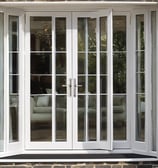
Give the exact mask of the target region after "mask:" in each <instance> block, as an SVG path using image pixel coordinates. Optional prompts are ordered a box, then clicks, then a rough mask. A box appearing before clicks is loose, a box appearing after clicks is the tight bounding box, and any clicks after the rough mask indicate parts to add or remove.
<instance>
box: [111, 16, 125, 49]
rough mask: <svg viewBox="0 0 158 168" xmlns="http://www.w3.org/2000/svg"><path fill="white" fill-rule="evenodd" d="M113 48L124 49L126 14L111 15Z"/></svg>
mask: <svg viewBox="0 0 158 168" xmlns="http://www.w3.org/2000/svg"><path fill="white" fill-rule="evenodd" d="M113 50H114V51H126V16H114V17H113Z"/></svg>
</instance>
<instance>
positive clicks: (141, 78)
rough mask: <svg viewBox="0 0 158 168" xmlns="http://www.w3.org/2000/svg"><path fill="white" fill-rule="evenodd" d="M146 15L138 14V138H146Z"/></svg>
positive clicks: (138, 139) (140, 139) (139, 139)
mask: <svg viewBox="0 0 158 168" xmlns="http://www.w3.org/2000/svg"><path fill="white" fill-rule="evenodd" d="M144 53H145V41H144V15H143V14H142V15H137V16H136V140H137V141H144V140H145V54H144Z"/></svg>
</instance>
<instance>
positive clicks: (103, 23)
mask: <svg viewBox="0 0 158 168" xmlns="http://www.w3.org/2000/svg"><path fill="white" fill-rule="evenodd" d="M100 51H107V17H101V18H100Z"/></svg>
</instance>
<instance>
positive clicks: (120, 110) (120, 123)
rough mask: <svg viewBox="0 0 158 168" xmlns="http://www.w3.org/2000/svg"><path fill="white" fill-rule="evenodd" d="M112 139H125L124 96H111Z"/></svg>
mask: <svg viewBox="0 0 158 168" xmlns="http://www.w3.org/2000/svg"><path fill="white" fill-rule="evenodd" d="M113 113H114V116H113V120H114V139H115V140H122V139H126V96H124V95H122V96H121V95H118V96H117V95H114V96H113Z"/></svg>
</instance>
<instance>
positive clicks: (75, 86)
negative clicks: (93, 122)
mask: <svg viewBox="0 0 158 168" xmlns="http://www.w3.org/2000/svg"><path fill="white" fill-rule="evenodd" d="M79 87H82V85H77V84H76V79H74V97H76V92H77V88H79Z"/></svg>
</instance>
